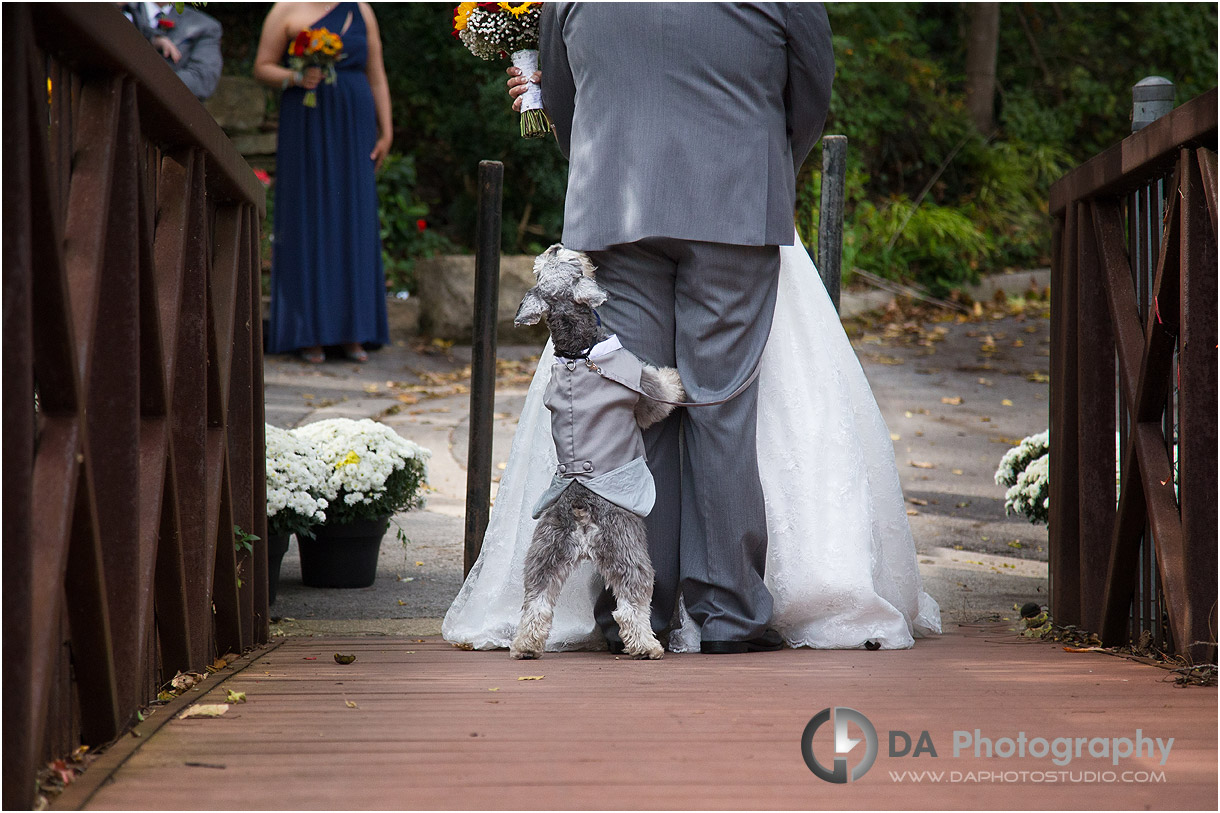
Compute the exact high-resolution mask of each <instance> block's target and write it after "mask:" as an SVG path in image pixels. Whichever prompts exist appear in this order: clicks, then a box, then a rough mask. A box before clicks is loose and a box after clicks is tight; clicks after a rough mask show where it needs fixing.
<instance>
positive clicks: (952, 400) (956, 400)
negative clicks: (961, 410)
mask: <svg viewBox="0 0 1220 813" xmlns="http://www.w3.org/2000/svg"><path fill="white" fill-rule="evenodd" d="M940 402H941V403H942V404H949V405H950V406H957V405H958V404H960V403H961V402H962V397H961V396H960V395H954V396H948V395H945V396H943V397H942V398H941V399H940Z"/></svg>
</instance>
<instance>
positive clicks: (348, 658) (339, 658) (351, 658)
mask: <svg viewBox="0 0 1220 813" xmlns="http://www.w3.org/2000/svg"><path fill="white" fill-rule="evenodd" d="M355 661H356V656H355V655H340V654H339V653H338V652H336V653H335V663H341V664H343V665H344V666H347V665H348V664H349V663H354V662H355Z"/></svg>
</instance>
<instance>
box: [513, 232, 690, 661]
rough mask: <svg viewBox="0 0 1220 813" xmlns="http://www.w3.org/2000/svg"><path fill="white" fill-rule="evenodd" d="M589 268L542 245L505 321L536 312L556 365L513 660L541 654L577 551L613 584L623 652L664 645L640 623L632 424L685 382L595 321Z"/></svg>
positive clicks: (641, 465) (641, 569)
mask: <svg viewBox="0 0 1220 813" xmlns="http://www.w3.org/2000/svg"><path fill="white" fill-rule="evenodd" d="M594 271H595V269H594V267H593V264H592V262H591V261H590V260H589V258H588V257H587V256H585V255H584V254H582V253H580V252H577V251H572V250H570V249H567V248H564V247H563V245H562V244H556V245H553V246H551V247H550V248H548V249H547V250H546V251H544V252H543V253H542V254H541V255H539V256H538V258H537V259H536V260H535V261H534V276H535V277H536V278H537V283H538V284H537V285H535V286H534V287H533V288H531V289H530V290H529V292H528V293H526V295H525V298H524V299H523V300H522V301H521V306H520V308H519V309H518V310H517V315H516V318H515V320H514V321H515V323H516V324H517V325H518V326H523V325H536V324H538V321H539V320H540V319H545V320H546V324H547V327H548V328H549V329H550V331H551V339H552V341H553V342H554V346H555V365H554V367H553V368H552V375H551V381H550V383H549V384H548V385H547V390H546V395H545V396H544V402H545V403H546V406H547V408H548V409H549V410H550V411H551V433H552V435H553V436H554V438H555V447H556V452H557V454H558V458H559V465H558V467H557V471H556V472H555V476H554V478H553V479H552V481H551V486H550V488H549V489H547V492H546V493H545V494H543V495H542V497H541V498H540V499H539V501H538V503H537V505H535V507H534V517H535V518H536V519H538V520H539V521H538V525H537V527H536V528H535V529H534V535H533V538H532V539H531V541H530V547H529V551H528V552H527V553H526V559H525V601H524V603H523V604H522V609H521V623H520V625H519V626H518V628H517V635H516V637H515V638H514V640H513V642H512V646H511V647H509V654H510V655H511V656H512V657H513V658H518V659H521V658H540V657H542V652H543V650H544V649H545V647H546V639H547V636H548V635H549V634H550V631H551V623H552V620H553V613H554V607H555V602H556V600H557V599H558V598H559V591H560V589H561V588H562V587H563V583H564V581H566V580H567V578H568V576H569V575H570V574H571V573H572V570H573V569H574V568H575V567H576V565H577V564H578V563H579V562H581V561H583V560H585V559H590V560H592V561H593V563H594V565H596V567H597V569H598V571H599V572H600V573H601V574H602V577H603V578H605V580H606V585H607V586H608V587H609V588H610V589H611V590H612V591H613V592H614V596H615V600H616V602H617V607H616V609H615V610H614V613H613V616H614V620H615V621H616V622H617V623H618V625H619V631H620V634H621V635H622V639H623V650H622V651H623V652H625V653H626V654H628V655H631V656H632V657H634V658H650V659H658V658H661V657H663V656H664V654H665V650H664V649H662V647H661V644H660V642H659V641H658V640H657V637H656V635H654V634H653V632H652V625H651V624H650V622H649V618H650V616H651V604H652V586H653V579H654V574H653V569H652V562H651V560H650V559H649V556H648V535H647V532H646V530H645V528H644V521H643V517H645V516H647V515H648V513H649V512H650V511H651V510H652V504H653V502H654V501H655V499H656V492H655V486H654V484H653V481H652V475H651V474H650V473H649V471H648V466H647V464H646V462H645V460H644V441H643V437H642V435H641V434H640V430H641V429H645V428H647V427H649V426H651V425H652V424H654V423H656V422H657V421H660V420H662V419H664V418H665V417H666V416H667V415H669V413H670V412H672V411H673V409H674V406H675V405H676V404H677V403H678V402H682V401H685V400H686V392H685V390H684V389H683V386H682V381H681V378H680V376H679V375H678V371H677V370H675V369H673V368H670V367H665V368H658V367H654V366H651V365H649V364H645V363H643V362H641V361H640V360H639V359H637V358H636V357H635V356H633V355H631V354H630V353H629V352H627V350H625V349H623V348H622V346H621V345H620V344H619V342H618V338H617V337H616V336H613V335H611V334H610V333H609V332H608V331H606V330H605V329H604V328H603V327H602V325H601V319H600V318H599V317H598V315H597V311H596V310H595V309H596V308H597V306H598V305H601V304H602V303H603V302H605V301H606V298H607V295H606V292H605V291H604V290H603V289H602V287H601V286H600V285H598V284H597V282H596V280H595V279H594ZM666 402H669V403H666Z"/></svg>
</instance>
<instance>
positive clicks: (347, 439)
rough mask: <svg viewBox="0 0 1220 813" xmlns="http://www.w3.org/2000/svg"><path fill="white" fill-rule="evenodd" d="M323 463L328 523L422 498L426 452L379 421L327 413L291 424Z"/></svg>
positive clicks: (413, 504) (378, 513) (382, 512)
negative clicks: (301, 423)
mask: <svg viewBox="0 0 1220 813" xmlns="http://www.w3.org/2000/svg"><path fill="white" fill-rule="evenodd" d="M293 432H294V434H296V436H297V438H299V439H300V440H302V441H304V442H305V443H306V444H308V445H309V446H311V447H312V449H313V451H314V454H316V455H317V456H318V458H319V459H320V460H321V462H322V464H323V466H324V467H325V468H326V476H325V478H324V480H323V484H322V496H323V497H324V498H325V499H326V500H327V501H328V502H329V506H328V508H327V511H326V513H327V522H328V524H342V523H349V522H356V521H359V520H369V519H379V518H382V517H387V516H390V515H393V514H395V513H397V512H399V511H405V510H407V509H410V508H419V507H422V506H423V504H424V494H423V492H424V486H425V485H426V483H427V480H428V458H429V457H431V456H432V453H431V452H430V451H428V450H427V449H425V448H423V447H422V446H420V445H418V444H416V443H413V442H411V441H409V440H407V439H406V438H404V437H402V436H400V435H399V434H398V433H397V432H395V431H394V430H393V429H391V428H390V427H388V426H386V425H385V424H381V423H377V422H376V421H373V420H369V419H368V418H365V419H363V420H359V421H354V420H351V419H349V418H331V419H328V420H324V421H317V422H316V423H309V424H305V425H304V426H300V427H297V428H296V429H294V430H293Z"/></svg>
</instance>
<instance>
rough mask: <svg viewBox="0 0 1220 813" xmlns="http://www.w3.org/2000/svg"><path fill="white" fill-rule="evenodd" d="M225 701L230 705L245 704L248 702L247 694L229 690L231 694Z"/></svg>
mask: <svg viewBox="0 0 1220 813" xmlns="http://www.w3.org/2000/svg"><path fill="white" fill-rule="evenodd" d="M225 700H226V701H228V702H229V703H245V702H246V693H245V692H235V691H233V690H232V689H229V694H228V696H227V697H226V698H225Z"/></svg>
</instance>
